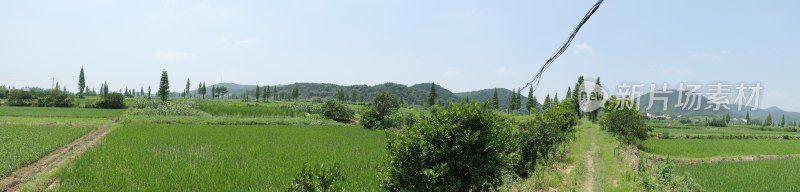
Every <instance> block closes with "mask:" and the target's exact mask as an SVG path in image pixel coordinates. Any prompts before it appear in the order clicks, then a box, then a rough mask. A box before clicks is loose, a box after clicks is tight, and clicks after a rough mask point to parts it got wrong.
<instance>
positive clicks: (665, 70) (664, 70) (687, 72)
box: [650, 65, 693, 76]
mask: <svg viewBox="0 0 800 192" xmlns="http://www.w3.org/2000/svg"><path fill="white" fill-rule="evenodd" d="M650 67H653V68H656V69H658V70H660V71H661V73H663V74H666V75H677V76H684V75H690V74H692V73H693V72H692V70H688V69H673V68H668V67H666V66H663V65H650Z"/></svg>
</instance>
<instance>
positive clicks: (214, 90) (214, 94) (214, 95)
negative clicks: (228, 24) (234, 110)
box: [211, 85, 217, 100]
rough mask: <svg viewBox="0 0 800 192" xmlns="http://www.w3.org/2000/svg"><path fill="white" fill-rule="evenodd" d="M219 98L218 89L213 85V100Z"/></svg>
mask: <svg viewBox="0 0 800 192" xmlns="http://www.w3.org/2000/svg"><path fill="white" fill-rule="evenodd" d="M215 98H217V88H216V87H215V86H214V85H211V100H214V99H215Z"/></svg>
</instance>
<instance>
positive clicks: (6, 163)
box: [0, 125, 94, 176]
mask: <svg viewBox="0 0 800 192" xmlns="http://www.w3.org/2000/svg"><path fill="white" fill-rule="evenodd" d="M93 129H94V128H93V127H76V126H35V125H0V143H2V145H0V176H5V175H7V174H8V173H10V172H12V171H14V170H16V169H17V168H19V167H21V166H24V165H26V164H28V163H30V162H33V161H35V160H37V159H39V157H42V156H44V155H45V154H47V153H49V152H50V151H53V150H55V149H57V148H59V147H60V146H62V145H65V144H67V143H69V142H71V141H72V140H74V139H76V138H78V137H80V136H82V135H83V134H85V133H87V132H89V131H91V130H93Z"/></svg>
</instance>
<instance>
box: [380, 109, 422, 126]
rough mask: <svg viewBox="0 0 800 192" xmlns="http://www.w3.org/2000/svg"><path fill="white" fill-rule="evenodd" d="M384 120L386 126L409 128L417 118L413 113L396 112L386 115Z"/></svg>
mask: <svg viewBox="0 0 800 192" xmlns="http://www.w3.org/2000/svg"><path fill="white" fill-rule="evenodd" d="M384 122H385V123H386V127H393V128H409V127H412V126H414V124H415V123H416V122H417V119H416V117H415V116H414V114H411V113H406V112H397V113H394V114H392V115H389V116H388V117H386V118H385V119H384Z"/></svg>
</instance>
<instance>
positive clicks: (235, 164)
mask: <svg viewBox="0 0 800 192" xmlns="http://www.w3.org/2000/svg"><path fill="white" fill-rule="evenodd" d="M385 142H386V141H385V133H384V132H383V131H372V130H365V129H362V128H356V127H343V126H333V127H329V126H306V127H298V126H208V125H125V126H123V127H121V128H118V129H116V130H114V131H113V132H112V133H110V134H109V135H108V136H107V137H106V138H105V140H104V142H103V144H101V145H99V146H97V148H96V149H95V150H92V151H89V152H87V153H86V154H84V155H83V156H81V157H80V158H79V159H78V160H77V161H76V162H75V163H74V166H72V167H70V168H68V169H66V170H65V171H64V172H62V173H61V174H60V176H59V177H60V181H61V187H60V188H59V189H60V190H64V191H115V190H123V191H128V190H144V191H169V190H174V189H183V190H187V191H280V190H284V189H285V188H286V187H288V186H289V184H290V182H291V179H292V178H293V177H294V176H295V175H296V174H298V173H299V171H300V168H301V167H302V165H303V163H305V162H309V163H325V164H334V163H338V164H340V165H341V171H342V172H343V175H344V176H345V180H343V181H342V182H341V183H339V184H340V185H339V186H340V187H344V188H346V189H348V190H353V191H373V190H377V189H378V187H379V181H378V178H377V177H376V174H377V172H378V170H379V167H380V166H379V164H380V162H381V159H382V158H383V156H384V155H385Z"/></svg>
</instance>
